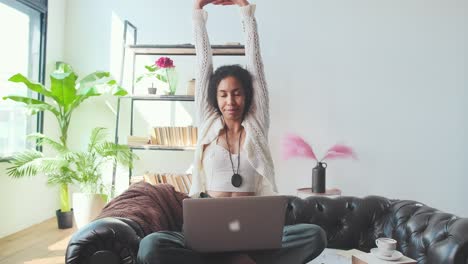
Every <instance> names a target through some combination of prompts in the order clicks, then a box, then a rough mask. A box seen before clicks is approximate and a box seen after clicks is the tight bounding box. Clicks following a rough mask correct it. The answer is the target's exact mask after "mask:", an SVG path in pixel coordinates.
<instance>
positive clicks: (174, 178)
mask: <svg viewBox="0 0 468 264" xmlns="http://www.w3.org/2000/svg"><path fill="white" fill-rule="evenodd" d="M132 178H133V177H132ZM143 180H144V181H145V182H148V183H150V184H153V185H156V184H162V183H168V184H170V185H172V186H174V188H175V190H176V191H178V192H183V193H189V191H190V186H192V175H191V174H178V173H150V172H146V173H145V174H144V175H143Z"/></svg>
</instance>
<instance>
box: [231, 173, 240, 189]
mask: <svg viewBox="0 0 468 264" xmlns="http://www.w3.org/2000/svg"><path fill="white" fill-rule="evenodd" d="M231 183H232V186H234V187H239V186H241V185H242V177H241V176H240V175H239V174H237V173H235V174H234V175H232V178H231Z"/></svg>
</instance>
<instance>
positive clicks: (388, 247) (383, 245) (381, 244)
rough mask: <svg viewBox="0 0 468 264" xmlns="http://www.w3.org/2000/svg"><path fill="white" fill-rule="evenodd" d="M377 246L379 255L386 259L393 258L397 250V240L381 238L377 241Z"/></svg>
mask: <svg viewBox="0 0 468 264" xmlns="http://www.w3.org/2000/svg"><path fill="white" fill-rule="evenodd" d="M375 244H376V245H377V247H378V248H379V254H381V255H382V256H385V257H391V256H392V255H393V252H395V250H396V245H397V241H396V240H395V239H391V238H387V237H381V238H377V239H376V240H375Z"/></svg>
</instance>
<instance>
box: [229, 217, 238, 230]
mask: <svg viewBox="0 0 468 264" xmlns="http://www.w3.org/2000/svg"><path fill="white" fill-rule="evenodd" d="M229 231H231V232H239V231H240V221H239V220H237V219H235V220H232V221H230V222H229Z"/></svg>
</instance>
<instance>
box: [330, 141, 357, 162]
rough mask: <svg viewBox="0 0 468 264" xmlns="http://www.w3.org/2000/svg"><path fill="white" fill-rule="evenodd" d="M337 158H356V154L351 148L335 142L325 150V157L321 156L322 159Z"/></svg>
mask: <svg viewBox="0 0 468 264" xmlns="http://www.w3.org/2000/svg"><path fill="white" fill-rule="evenodd" d="M337 158H353V159H357V156H356V153H355V152H354V151H353V149H352V148H350V147H348V146H345V145H340V144H336V145H334V146H333V147H331V148H330V149H329V150H328V151H327V153H326V154H325V157H323V159H322V160H326V159H337Z"/></svg>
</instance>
